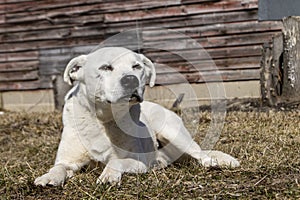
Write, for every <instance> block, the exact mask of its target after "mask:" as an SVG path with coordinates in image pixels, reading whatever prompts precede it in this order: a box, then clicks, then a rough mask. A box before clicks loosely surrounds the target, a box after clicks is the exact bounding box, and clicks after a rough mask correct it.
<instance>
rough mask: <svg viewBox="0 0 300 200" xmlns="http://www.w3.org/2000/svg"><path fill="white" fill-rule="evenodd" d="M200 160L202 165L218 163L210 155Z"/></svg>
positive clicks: (213, 165)
mask: <svg viewBox="0 0 300 200" xmlns="http://www.w3.org/2000/svg"><path fill="white" fill-rule="evenodd" d="M200 162H201V165H202V166H203V167H216V166H217V165H218V162H217V161H216V160H215V159H213V158H211V157H206V158H204V159H202V160H201V161H200Z"/></svg>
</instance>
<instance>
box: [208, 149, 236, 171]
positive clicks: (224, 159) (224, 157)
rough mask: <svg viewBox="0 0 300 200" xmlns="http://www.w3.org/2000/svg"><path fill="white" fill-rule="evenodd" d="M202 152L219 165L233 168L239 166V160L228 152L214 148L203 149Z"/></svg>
mask: <svg viewBox="0 0 300 200" xmlns="http://www.w3.org/2000/svg"><path fill="white" fill-rule="evenodd" d="M203 152H204V153H206V154H207V155H208V156H210V157H211V158H213V159H214V160H215V161H216V162H217V164H218V166H220V167H231V168H235V167H239V166H240V162H239V161H238V160H237V159H236V158H234V157H232V156H231V155H229V154H226V153H223V152H221V151H215V150H203Z"/></svg>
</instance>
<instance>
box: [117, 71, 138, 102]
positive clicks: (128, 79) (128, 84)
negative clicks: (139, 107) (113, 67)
mask: <svg viewBox="0 0 300 200" xmlns="http://www.w3.org/2000/svg"><path fill="white" fill-rule="evenodd" d="M120 81H121V85H122V87H123V89H124V91H125V93H126V94H128V95H126V96H127V98H129V101H130V102H142V101H143V97H142V96H141V95H140V94H139V93H138V87H139V85H140V82H139V79H138V78H137V77H136V76H134V75H126V76H123V77H122V78H121V80H120Z"/></svg>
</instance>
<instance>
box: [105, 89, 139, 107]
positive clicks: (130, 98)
mask: <svg viewBox="0 0 300 200" xmlns="http://www.w3.org/2000/svg"><path fill="white" fill-rule="evenodd" d="M143 100H144V98H143V97H142V96H141V95H139V93H138V91H134V92H133V93H131V94H126V95H124V96H122V97H121V98H119V100H117V101H116V102H112V101H107V103H109V104H112V103H126V102H129V103H141V102H143Z"/></svg>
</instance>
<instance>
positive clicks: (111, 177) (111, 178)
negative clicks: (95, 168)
mask: <svg viewBox="0 0 300 200" xmlns="http://www.w3.org/2000/svg"><path fill="white" fill-rule="evenodd" d="M121 177H122V172H120V171H118V170H114V169H112V168H109V167H106V168H105V169H104V170H103V172H102V174H101V175H100V176H99V178H98V180H97V184H99V183H100V184H104V183H110V184H116V183H120V181H121Z"/></svg>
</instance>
